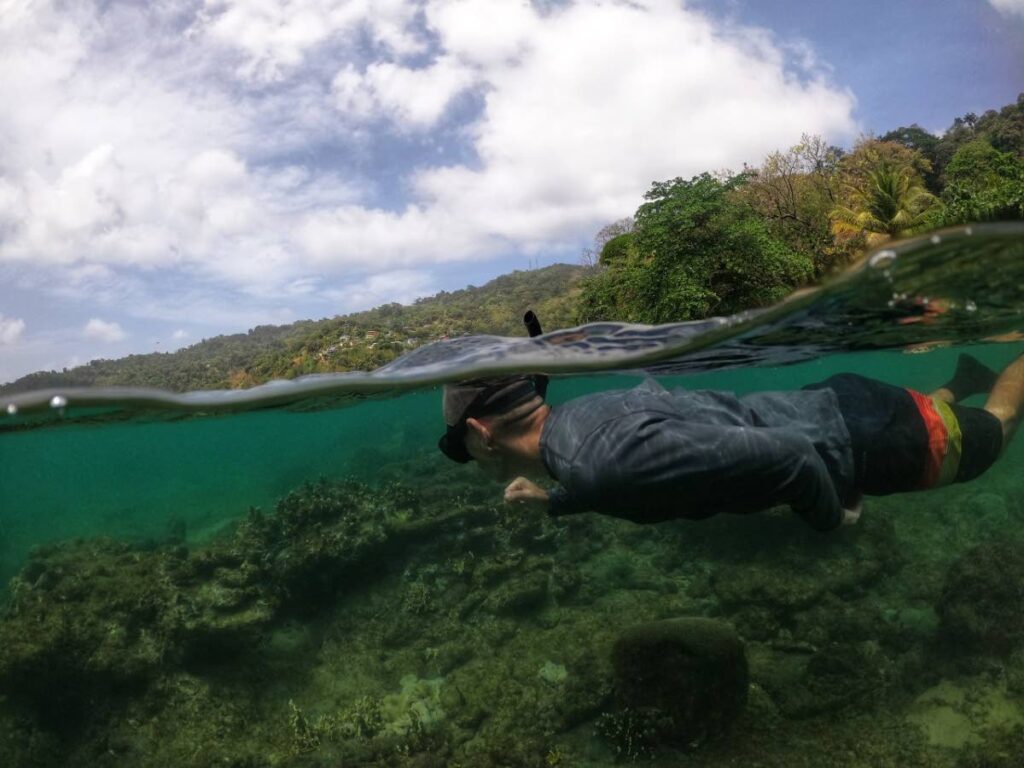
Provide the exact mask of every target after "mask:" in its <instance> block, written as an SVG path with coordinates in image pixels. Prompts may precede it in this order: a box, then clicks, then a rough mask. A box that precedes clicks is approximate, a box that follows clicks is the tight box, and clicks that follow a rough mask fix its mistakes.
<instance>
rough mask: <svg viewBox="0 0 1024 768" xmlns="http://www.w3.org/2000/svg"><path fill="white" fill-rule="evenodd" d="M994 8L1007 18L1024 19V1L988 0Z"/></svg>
mask: <svg viewBox="0 0 1024 768" xmlns="http://www.w3.org/2000/svg"><path fill="white" fill-rule="evenodd" d="M988 1H989V3H991V5H992V7H993V8H995V9H996V10H997V11H999V12H1000V13H1003V14H1006V15H1007V16H1013V15H1017V16H1021V17H1024V0H988Z"/></svg>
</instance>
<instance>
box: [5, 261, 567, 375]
mask: <svg viewBox="0 0 1024 768" xmlns="http://www.w3.org/2000/svg"><path fill="white" fill-rule="evenodd" d="M585 271H586V270H585V269H584V268H583V267H579V266H573V265H568V264H556V265H553V266H550V267H545V268H543V269H536V270H529V271H516V272H512V273H511V274H507V275H502V276H501V277H498V278H496V279H494V280H491V281H490V282H488V283H487V284H485V285H483V286H480V287H475V286H468V287H467V288H464V289H462V290H458V291H451V292H448V291H442V292H441V293H439V294H437V295H436V296H432V297H430V298H424V299H420V300H418V301H416V302H415V303H414V304H412V305H409V306H403V305H401V304H385V305H384V306H381V307H377V308H376V309H371V310H369V311H366V312H356V313H353V314H350V315H342V316H338V317H333V318H329V319H324V320H318V321H312V320H305V321H301V322H298V323H293V324H291V325H283V326H259V327H257V328H253V329H252V330H250V331H249V332H248V333H238V334H232V335H229V336H216V337H214V338H212V339H205V340H203V341H201V342H199V343H198V344H193V345H192V346H190V347H187V348H185V349H182V350H179V351H177V352H169V353H159V352H157V353H151V354H148V355H130V356H129V357H125V358H122V359H120V360H94V361H92V362H91V363H89V364H88V365H83V366H79V367H77V368H72V369H65V370H64V371H50V372H41V373H33V374H30V375H28V376H24V377H22V378H20V379H18V380H17V381H14V382H12V383H10V384H7V385H4V386H2V387H0V392H2V393H14V392H25V391H28V390H32V389H40V388H46V387H58V386H63V387H67V386H76V387H85V386H90V387H91V386H136V387H159V388H162V389H170V390H173V391H185V390H189V389H212V388H224V387H242V386H251V385H253V384H258V383H261V382H264V381H268V380H270V379H275V378H292V377H294V376H298V375H301V374H306V373H323V372H328V371H345V370H371V369H373V368H376V367H377V366H379V365H382V364H384V363H386V362H388V361H389V360H393V359H394V358H395V357H397V356H398V355H400V354H402V353H403V352H405V351H407V350H409V349H413V348H415V347H417V346H420V345H422V344H426V343H429V342H431V341H436V340H438V339H442V338H445V337H451V336H460V335H463V334H472V333H492V334H500V335H510V336H517V335H522V334H524V333H525V330H524V329H523V324H522V315H523V312H524V310H526V309H533V310H534V311H535V312H536V313H537V314H538V315H539V316H540V318H541V321H542V322H543V323H544V325H545V326H546V327H548V328H558V327H564V326H566V325H571V324H572V320H573V313H574V311H575V306H576V298H577V296H578V293H579V287H578V286H579V281H580V278H581V277H582V276H583V273H584V272H585Z"/></svg>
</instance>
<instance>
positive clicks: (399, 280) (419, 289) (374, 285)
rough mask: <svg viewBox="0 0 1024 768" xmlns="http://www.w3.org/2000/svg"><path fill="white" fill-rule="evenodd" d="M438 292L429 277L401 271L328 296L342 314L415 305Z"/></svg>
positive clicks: (384, 273)
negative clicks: (420, 299)
mask: <svg viewBox="0 0 1024 768" xmlns="http://www.w3.org/2000/svg"><path fill="white" fill-rule="evenodd" d="M436 292H437V287H436V286H435V285H434V284H433V280H432V278H431V276H430V274H429V273H427V272H423V271H418V270H411V269H399V270H394V271H391V272H382V273H379V274H376V275H372V276H371V277H369V278H367V279H366V280H362V281H359V282H356V283H352V284H350V285H347V286H345V287H344V288H340V289H335V290H330V291H327V292H326V296H327V297H328V298H331V299H332V300H334V302H335V303H336V306H337V307H338V312H357V311H359V310H361V309H370V308H372V307H377V306H380V305H381V304H388V303H391V302H398V303H399V304H411V303H412V302H413V301H415V300H416V299H418V298H420V297H421V296H430V295H432V294H434V293H436Z"/></svg>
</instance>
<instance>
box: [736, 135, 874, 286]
mask: <svg viewBox="0 0 1024 768" xmlns="http://www.w3.org/2000/svg"><path fill="white" fill-rule="evenodd" d="M842 157H843V150H841V149H840V148H838V147H835V146H831V145H830V144H828V143H827V142H825V141H824V139H822V138H821V137H820V136H808V135H806V134H805V135H804V136H803V137H802V139H801V141H800V143H799V144H797V145H795V146H793V147H790V148H789V150H787V151H786V152H773V153H771V154H770V155H768V156H767V157H766V158H765V159H764V161H763V162H762V163H761V167H760V168H757V169H756V170H753V171H751V172H750V173H749V174H748V181H747V183H746V184H744V185H743V186H742V187H741V193H742V195H743V197H744V199H745V200H746V201H747V202H749V203H750V205H751V206H752V207H753V208H754V210H755V211H757V213H758V214H759V215H760V216H761V217H762V218H763V219H764V220H765V221H766V222H767V223H768V226H769V228H770V229H771V231H772V233H773V234H774V235H776V236H777V237H779V238H780V239H782V240H784V241H785V242H786V243H787V244H788V245H789V246H790V247H791V248H793V249H794V250H796V251H799V252H801V253H804V254H807V255H808V256H809V257H810V258H811V259H812V260H813V262H814V272H815V276H817V277H820V276H822V275H824V274H827V273H828V272H830V271H832V270H833V269H834V268H835V267H836V266H839V265H842V264H845V263H846V262H848V261H849V259H850V257H851V256H852V251H853V250H854V249H855V248H856V246H857V245H858V244H857V243H848V242H847V243H844V244H843V246H838V245H837V244H836V240H835V237H834V235H833V232H832V220H831V213H832V210H833V209H834V208H835V207H836V205H838V204H839V195H840V184H839V166H840V161H841V159H842Z"/></svg>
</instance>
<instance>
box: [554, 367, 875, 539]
mask: <svg viewBox="0 0 1024 768" xmlns="http://www.w3.org/2000/svg"><path fill="white" fill-rule="evenodd" d="M540 450H541V458H542V460H543V462H544V464H545V466H546V467H547V469H548V473H549V474H550V475H551V476H552V477H553V478H554V479H556V480H557V481H558V482H559V484H560V487H559V488H556V489H555V490H553V491H552V492H551V493H550V507H549V509H550V513H551V514H552V515H565V514H572V513H575V512H585V511H595V512H601V513H604V514H608V515H613V516H615V517H623V518H627V519H629V520H633V521H635V522H640V523H651V522H659V521H662V520H668V519H672V518H680V517H686V518H704V517H709V516H710V515H713V514H715V513H718V512H733V513H745V512H754V511H758V510H762V509H767V508H768V507H772V506H776V505H779V504H788V505H789V506H790V507H792V509H793V510H794V511H795V512H797V513H798V514H799V515H801V516H802V517H803V518H804V520H806V521H807V522H808V523H809V524H810V525H811V526H812V527H814V528H816V529H818V530H822V531H827V530H831V529H833V528H835V527H837V526H838V525H839V524H840V523H841V522H842V517H843V513H842V507H843V502H847V503H849V502H850V501H851V500H852V499H854V498H855V497H856V491H855V489H854V488H853V477H854V468H853V456H852V452H851V449H850V434H849V431H848V430H847V428H846V425H845V423H844V422H843V418H842V414H841V413H840V411H839V406H838V402H837V400H836V396H835V393H833V392H832V391H831V390H829V389H816V390H800V391H796V392H761V393H757V394H752V395H747V396H746V397H743V398H737V397H736V396H735V395H733V394H731V393H728V392H718V391H710V390H699V391H688V390H684V389H674V390H672V391H668V390H666V389H665V388H664V387H662V386H661V385H660V384H659V383H658V382H656V381H655V380H654V379H647V380H645V381H644V382H643V383H642V384H640V385H639V386H637V387H635V388H633V389H629V390H612V391H608V392H601V393H598V394H594V395H587V396H584V397H580V398H577V399H575V400H571V401H569V402H567V403H564V404H562V405H558V406H555V407H554V408H552V409H551V412H550V414H549V415H548V417H547V420H546V421H545V423H544V427H543V430H542V432H541V438H540Z"/></svg>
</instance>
